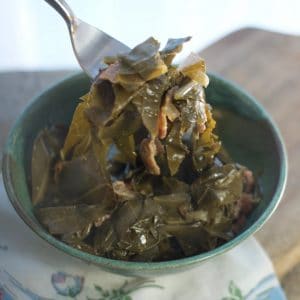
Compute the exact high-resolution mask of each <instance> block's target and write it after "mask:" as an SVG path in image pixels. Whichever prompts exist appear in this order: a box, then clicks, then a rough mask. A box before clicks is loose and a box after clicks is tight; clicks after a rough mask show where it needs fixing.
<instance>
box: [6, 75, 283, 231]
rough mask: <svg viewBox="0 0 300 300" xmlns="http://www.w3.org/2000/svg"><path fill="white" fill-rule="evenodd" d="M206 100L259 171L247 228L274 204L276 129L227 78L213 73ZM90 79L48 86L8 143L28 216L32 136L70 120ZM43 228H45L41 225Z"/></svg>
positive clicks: (231, 147)
mask: <svg viewBox="0 0 300 300" xmlns="http://www.w3.org/2000/svg"><path fill="white" fill-rule="evenodd" d="M210 79H211V83H210V85H209V87H208V89H207V92H206V95H207V97H206V98H207V101H208V102H209V103H210V104H211V105H212V106H213V108H215V109H216V113H215V116H216V118H217V120H218V127H217V131H218V134H219V135H220V138H221V140H222V141H223V144H224V146H225V148H226V149H227V150H228V152H229V154H230V155H231V156H232V158H233V159H234V160H235V161H236V162H238V163H240V164H243V165H245V166H247V167H248V168H249V169H251V170H253V171H254V173H255V174H256V175H257V176H259V181H260V184H261V187H262V192H263V199H262V201H261V202H260V203H259V205H258V206H257V207H256V209H255V211H254V212H253V213H252V215H251V217H250V218H249V219H248V222H247V226H246V228H245V229H247V228H248V227H249V226H251V225H252V224H253V223H254V222H255V221H256V220H257V219H258V218H259V217H261V215H262V212H264V211H265V208H266V207H268V206H269V204H270V201H272V198H273V195H274V193H275V191H276V187H277V185H278V181H279V175H280V172H282V170H281V164H280V155H281V154H280V149H281V148H280V147H279V144H278V143H279V141H278V138H277V136H276V132H275V131H274V129H273V128H272V126H271V124H270V122H269V120H268V118H267V117H266V115H265V114H264V112H263V111H262V110H261V108H260V107H259V106H258V105H257V104H256V103H255V102H253V101H252V100H251V99H250V98H249V96H247V95H246V94H244V93H243V92H241V91H240V90H239V89H236V88H235V87H234V86H232V85H229V84H228V83H227V82H225V81H223V80H222V79H220V78H218V77H215V76H213V75H211V76H210ZM90 83H91V82H90V80H89V79H88V78H87V77H86V76H85V75H83V74H81V75H76V76H74V77H72V78H70V79H68V80H65V81H64V82H62V83H60V84H58V85H56V86H55V87H53V88H51V89H49V90H48V91H47V92H45V93H44V94H43V95H41V96H40V97H38V98H37V99H36V101H35V102H34V103H33V104H32V105H30V106H29V107H28V108H27V110H26V112H25V114H23V117H21V119H20V120H19V121H18V123H17V124H16V126H15V128H14V129H13V132H12V134H11V136H10V139H9V142H8V146H7V148H6V153H5V156H6V164H7V166H6V169H7V170H8V171H7V174H8V179H7V180H6V181H7V184H8V185H9V193H10V198H11V200H12V201H13V203H14V205H15V207H16V208H17V209H18V208H19V209H18V210H19V213H21V214H22V215H23V216H24V215H26V218H27V219H28V218H29V219H30V221H31V222H33V223H35V225H36V226H39V227H41V226H40V225H39V224H38V222H37V220H36V219H35V217H34V215H33V211H32V205H31V199H30V162H31V151H32V144H33V140H34V138H35V137H36V135H37V134H38V132H39V131H40V130H41V129H42V128H45V127H49V126H51V125H52V124H65V125H67V124H69V123H70V121H71V118H72V114H73V111H74V109H75V107H76V105H77V103H78V99H79V97H80V96H81V95H83V94H84V93H86V92H87V91H88V89H89V86H90ZM41 230H43V229H41Z"/></svg>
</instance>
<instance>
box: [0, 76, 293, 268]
mask: <svg viewBox="0 0 300 300" xmlns="http://www.w3.org/2000/svg"><path fill="white" fill-rule="evenodd" d="M209 76H210V77H212V78H214V80H216V81H219V82H221V83H222V84H224V85H227V86H230V88H231V89H233V90H234V91H235V93H237V94H240V95H241V96H243V97H244V98H247V101H250V102H252V103H253V104H254V105H255V106H256V107H257V108H258V110H259V111H260V113H261V114H262V116H263V118H264V120H265V121H266V122H267V123H268V125H269V126H270V129H271V133H272V135H273V137H274V139H275V144H276V147H277V150H278V154H279V176H278V185H277V186H276V189H275V192H274V195H273V197H272V200H271V201H270V203H269V205H268V206H267V207H266V209H265V210H264V212H263V213H262V214H261V215H260V217H259V218H258V219H257V220H256V221H255V222H254V223H253V224H252V225H251V226H250V227H249V228H247V229H246V230H245V231H243V232H242V233H240V234H239V235H237V236H236V237H235V238H233V239H232V240H230V241H228V242H226V243H225V244H223V245H221V246H219V247H217V248H215V249H213V250H210V251H207V252H204V253H201V254H196V255H193V256H190V257H185V258H180V259H175V260H169V261H162V262H132V261H122V260H116V259H110V258H106V257H101V256H96V255H93V254H89V253H87V252H84V251H81V250H78V249H75V248H73V247H71V246H69V245H67V244H65V243H63V242H61V241H59V240H58V239H56V238H54V237H53V236H52V235H50V234H49V233H47V232H46V231H45V230H44V229H42V228H41V227H39V226H38V225H37V224H36V223H35V222H34V221H32V220H31V219H30V218H29V217H28V216H27V215H26V213H25V212H24V211H23V208H22V206H21V204H20V203H19V201H18V197H17V196H16V194H15V192H14V188H13V184H12V172H11V161H10V159H9V156H8V155H7V153H9V148H10V144H11V143H12V139H13V136H14V132H15V131H16V130H17V128H18V127H19V126H20V125H21V124H22V121H23V119H24V118H25V116H26V115H27V114H28V112H30V110H31V109H32V108H33V106H34V105H35V103H36V102H38V101H39V99H40V98H41V97H42V96H43V95H44V94H46V93H48V92H50V91H51V90H53V89H55V88H57V87H59V86H63V85H64V84H65V83H67V82H70V81H73V80H80V79H83V78H84V77H86V75H85V74H84V73H83V72H80V73H76V74H71V75H69V76H68V77H66V78H65V79H63V80H60V81H58V82H56V83H54V84H52V85H51V86H49V87H48V88H47V89H45V90H44V91H42V92H41V93H40V94H38V95H37V96H35V97H34V98H33V99H32V101H30V103H29V105H27V107H26V109H25V110H24V111H23V113H22V114H21V115H20V116H19V118H18V119H17V121H16V122H15V124H14V126H13V127H12V129H11V130H10V132H9V136H8V139H7V141H6V144H5V147H4V151H3V159H2V174H3V181H4V186H5V189H6V192H7V195H8V198H9V200H10V202H11V204H12V206H13V207H14V209H15V210H16V212H17V213H18V215H19V216H20V217H21V219H22V220H23V221H24V222H25V224H26V225H27V226H29V227H30V228H31V229H32V230H33V231H34V232H35V233H36V234H37V235H38V236H39V237H40V238H42V239H43V240H45V241H47V242H48V243H49V244H51V245H52V246H54V247H55V248H57V249H59V250H61V251H63V252H65V253H66V254H69V255H71V256H74V257H76V258H79V259H82V260H84V261H88V262H89V263H93V264H97V265H100V266H102V267H104V268H105V267H106V268H107V269H114V270H120V271H122V270H124V271H129V272H134V271H140V270H143V271H158V270H170V269H177V268H180V267H186V266H190V265H193V264H195V263H199V262H202V261H206V260H207V259H210V258H212V257H215V256H218V255H220V254H223V253H225V252H227V251H228V250H230V249H232V248H233V247H235V246H237V245H238V244H240V243H241V242H242V241H244V240H245V239H247V238H248V237H250V236H251V235H252V234H254V233H255V232H256V231H257V230H259V229H260V228H261V227H262V226H263V225H264V223H265V222H266V221H267V220H268V219H269V218H270V217H271V215H272V214H273V212H274V211H275V209H276V208H277V206H278V205H279V203H280V200H281V198H282V195H283V193H284V190H285V187H286V182H287V171H288V160H287V152H286V149H285V145H284V142H283V139H282V136H281V133H280V131H279V129H278V128H277V126H276V124H275V123H274V121H273V120H272V118H271V117H270V116H269V114H268V113H267V112H266V111H265V109H264V108H263V106H262V105H261V104H260V103H259V102H257V100H256V99H255V98H254V97H253V96H251V95H250V94H249V93H248V92H246V91H245V90H243V89H242V88H240V87H239V86H238V85H237V84H236V83H234V82H232V81H230V80H227V79H224V78H223V77H221V76H220V75H217V74H215V73H209Z"/></svg>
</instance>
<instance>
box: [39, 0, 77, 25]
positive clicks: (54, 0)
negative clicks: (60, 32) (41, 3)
mask: <svg viewBox="0 0 300 300" xmlns="http://www.w3.org/2000/svg"><path fill="white" fill-rule="evenodd" d="M45 1H46V2H47V3H48V4H49V5H50V6H52V7H53V8H54V9H55V10H56V11H57V12H58V13H59V14H60V15H61V16H62V17H63V18H64V20H65V21H66V23H67V25H68V27H69V29H70V30H71V29H72V27H73V25H74V23H75V21H76V16H75V14H74V13H73V11H72V9H71V7H70V6H69V5H68V4H67V2H66V1H64V0H45Z"/></svg>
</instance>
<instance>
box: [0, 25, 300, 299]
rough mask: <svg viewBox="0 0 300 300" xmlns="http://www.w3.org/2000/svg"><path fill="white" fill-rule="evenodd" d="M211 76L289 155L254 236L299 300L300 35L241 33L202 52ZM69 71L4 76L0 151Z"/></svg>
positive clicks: (1, 78)
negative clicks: (240, 96)
mask: <svg viewBox="0 0 300 300" xmlns="http://www.w3.org/2000/svg"><path fill="white" fill-rule="evenodd" d="M201 55H202V56H203V57H204V58H205V59H206V61H207V65H208V69H209V71H211V72H215V73H218V74H221V75H222V76H224V77H226V78H228V79H231V80H233V81H235V82H237V83H238V84H239V85H241V86H243V87H244V88H245V89H246V90H248V91H249V93H251V94H252V95H254V96H255V97H256V98H257V99H258V100H259V101H260V102H261V103H262V104H263V105H264V107H265V108H266V109H267V111H268V112H269V113H270V114H271V115H272V116H273V118H274V120H275V122H276V123H277V125H278V127H279V129H280V131H281V133H282V135H283V138H284V140H285V143H286V147H287V151H288V156H289V178H288V184H287V188H286V191H285V194H284V197H283V199H282V202H281V204H280V205H279V207H278V209H277V211H276V212H275V214H274V215H273V217H272V218H271V219H270V221H268V223H267V224H266V225H265V226H264V227H263V228H262V229H261V230H260V231H259V232H258V233H257V234H256V237H257V239H258V240H259V241H260V242H261V244H262V245H263V246H264V248H265V249H266V251H267V252H268V254H269V255H270V257H271V259H272V261H273V263H274V266H275V269H276V271H277V273H278V275H279V277H280V279H281V282H282V283H283V286H284V288H285V290H286V293H287V297H288V299H290V300H296V299H297V300H298V299H300V296H299V295H300V284H299V283H300V185H299V180H300V155H299V154H300V153H299V152H300V127H299V123H300V116H299V112H300V92H299V87H300V37H296V36H289V35H282V34H278V33H273V32H268V31H263V30H258V29H251V28H247V29H242V30H240V31H237V32H234V33H232V34H230V35H228V36H226V37H224V38H223V39H221V40H219V41H218V42H216V43H214V44H213V45H211V46H210V47H208V48H206V49H205V50H203V51H201ZM69 73H70V71H60V72H23V73H22V72H14V73H0V98H1V100H0V103H1V109H0V149H2V146H3V144H4V141H5V139H6V137H7V133H8V130H9V128H10V126H11V125H12V123H13V122H14V120H15V119H16V118H17V116H18V115H19V114H20V112H21V111H22V110H23V109H24V106H25V105H26V104H27V103H28V101H29V99H30V98H32V97H33V96H34V95H36V94H37V93H39V92H40V91H41V90H43V89H44V88H45V87H47V86H48V85H49V84H50V83H53V82H54V81H57V80H59V79H61V78H62V77H64V76H66V74H69Z"/></svg>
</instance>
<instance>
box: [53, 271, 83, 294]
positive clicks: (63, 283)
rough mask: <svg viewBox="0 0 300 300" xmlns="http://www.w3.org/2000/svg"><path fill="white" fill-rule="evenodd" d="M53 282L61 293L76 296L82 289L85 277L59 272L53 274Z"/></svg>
mask: <svg viewBox="0 0 300 300" xmlns="http://www.w3.org/2000/svg"><path fill="white" fill-rule="evenodd" d="M51 283H52V286H53V287H54V288H55V290H56V292H57V293H58V294H59V295H62V296H69V297H71V298H74V297H76V296H77V295H78V294H79V293H80V292H81V291H82V288H83V284H84V278H83V277H81V276H77V275H75V276H72V275H70V274H67V273H64V272H57V273H55V274H53V275H52V276H51Z"/></svg>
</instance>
